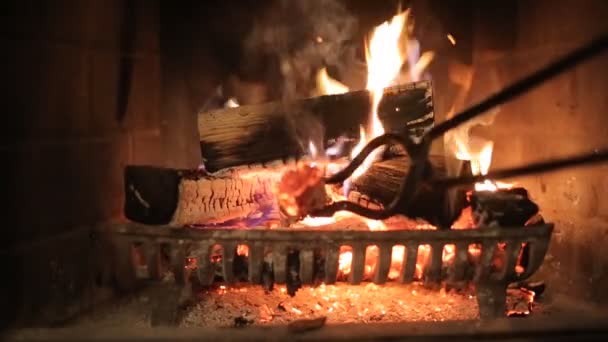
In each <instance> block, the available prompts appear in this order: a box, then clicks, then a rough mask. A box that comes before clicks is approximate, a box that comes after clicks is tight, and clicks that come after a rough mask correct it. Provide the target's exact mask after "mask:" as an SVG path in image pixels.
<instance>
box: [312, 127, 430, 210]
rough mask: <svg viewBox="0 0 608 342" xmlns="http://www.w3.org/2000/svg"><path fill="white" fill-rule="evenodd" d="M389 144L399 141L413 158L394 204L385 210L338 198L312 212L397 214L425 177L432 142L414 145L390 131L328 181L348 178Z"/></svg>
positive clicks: (372, 142) (331, 182)
mask: <svg viewBox="0 0 608 342" xmlns="http://www.w3.org/2000/svg"><path fill="white" fill-rule="evenodd" d="M386 144H397V145H400V146H402V147H403V148H404V149H405V150H406V151H407V153H408V154H409V155H410V158H411V160H412V162H411V164H410V169H409V171H408V173H407V176H406V178H405V179H404V181H403V183H401V186H400V188H399V192H398V193H397V195H396V196H395V198H394V199H393V200H392V201H391V203H390V204H388V205H387V206H386V207H385V208H384V209H382V210H373V209H369V208H366V207H362V206H360V205H358V204H355V203H353V202H350V201H338V202H334V203H332V204H330V205H328V206H326V207H324V208H322V209H320V210H317V211H315V212H313V213H311V215H313V216H324V217H327V216H332V215H333V214H334V213H336V212H338V211H343V210H344V211H350V212H352V213H355V214H358V215H361V216H363V217H367V218H370V219H374V220H383V219H386V218H389V217H391V216H392V215H394V214H395V213H396V210H397V208H398V207H399V206H401V205H407V204H408V203H409V201H411V199H412V198H413V196H414V194H415V190H416V189H417V187H418V184H420V182H421V180H422V178H423V176H424V171H425V169H426V168H427V167H428V165H429V163H428V159H427V156H428V152H429V147H430V145H428V144H414V143H413V142H412V141H411V139H410V138H409V137H404V136H400V135H396V134H390V133H389V134H384V135H381V136H379V137H377V138H375V139H373V140H371V141H370V142H369V143H368V144H367V145H366V146H365V147H364V148H363V150H362V151H361V152H360V153H359V154H358V155H357V156H356V157H355V158H354V159H353V160H352V161H351V163H350V164H349V165H348V166H346V167H345V168H344V169H342V170H341V171H340V172H338V173H336V174H334V175H333V176H332V177H330V178H329V179H328V180H327V181H326V183H328V184H333V183H341V182H343V181H345V180H346V179H347V178H348V177H350V176H351V175H352V173H353V172H354V171H355V170H356V169H357V168H358V167H359V166H360V165H361V164H362V163H363V162H364V161H365V158H367V156H369V154H370V153H371V152H373V151H374V150H375V149H376V148H378V147H380V146H382V145H386Z"/></svg>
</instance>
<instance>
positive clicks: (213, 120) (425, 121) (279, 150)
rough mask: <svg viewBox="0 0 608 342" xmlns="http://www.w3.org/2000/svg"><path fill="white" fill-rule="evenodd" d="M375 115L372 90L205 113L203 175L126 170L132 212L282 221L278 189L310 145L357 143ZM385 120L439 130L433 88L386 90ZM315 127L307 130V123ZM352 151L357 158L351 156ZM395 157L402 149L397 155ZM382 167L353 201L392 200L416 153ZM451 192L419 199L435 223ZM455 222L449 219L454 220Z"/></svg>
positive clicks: (179, 219) (408, 130)
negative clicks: (287, 170) (282, 176)
mask: <svg viewBox="0 0 608 342" xmlns="http://www.w3.org/2000/svg"><path fill="white" fill-rule="evenodd" d="M370 108H371V97H370V94H369V93H368V92H367V91H356V92H350V93H346V94H341V95H331V96H321V97H317V98H310V99H304V100H298V101H294V102H292V103H288V104H286V103H280V102H276V103H267V104H262V105H252V106H242V107H236V108H223V109H218V110H215V111H211V112H206V113H200V114H199V115H198V128H199V136H200V145H201V153H202V159H203V160H204V164H205V165H204V166H205V168H204V170H203V169H201V170H178V169H171V168H160V167H153V166H135V165H132V166H128V167H127V168H126V170H125V193H126V201H125V215H126V217H127V218H129V219H130V220H133V221H136V222H140V223H145V224H153V225H154V224H170V225H173V226H177V227H179V226H188V225H202V226H209V225H216V224H228V225H231V224H232V225H234V224H239V223H246V225H247V226H263V225H265V224H277V220H278V219H279V217H280V215H279V213H278V210H277V208H278V207H277V201H276V199H275V195H274V194H273V191H272V186H273V184H276V182H277V180H278V177H279V176H280V174H281V172H282V171H283V170H284V169H285V168H286V167H287V168H290V167H294V166H295V165H296V163H297V161H298V160H301V159H302V158H305V157H306V155H307V154H308V153H309V151H307V148H308V141H318V139H317V137H318V135H319V132H318V130H312V131H310V132H307V131H306V130H303V129H302V127H304V126H306V127H311V126H315V127H322V128H323V134H322V135H323V137H322V143H323V144H324V147H327V146H329V145H330V144H332V143H333V142H336V141H351V142H353V141H356V140H358V139H359V128H360V126H364V127H366V126H367V124H368V119H369V111H370ZM378 113H379V117H380V120H381V121H382V123H383V125H384V127H385V130H386V131H387V132H392V133H397V134H404V135H405V134H407V135H410V136H420V135H422V134H423V133H424V132H425V131H427V130H428V129H429V128H430V127H431V126H432V125H433V123H434V113H433V102H432V88H431V84H430V83H429V82H426V81H423V82H417V83H412V84H408V85H404V86H398V87H392V88H387V89H385V92H384V97H383V100H382V102H381V103H380V106H379V110H378ZM311 121H312V122H316V125H304V124H302V123H303V122H311ZM345 152H348V151H345ZM393 152H394V151H393ZM398 154H399V153H392V157H391V158H389V159H386V160H383V161H379V162H376V163H375V164H374V165H373V166H372V167H371V168H370V169H369V170H368V171H367V172H366V173H365V174H364V175H362V176H361V177H359V178H358V179H357V180H356V181H355V182H354V183H353V184H352V192H351V195H350V196H349V198H350V199H357V200H359V201H361V202H368V200H369V199H373V202H376V203H375V204H376V205H379V206H381V205H383V204H387V203H388V202H390V201H391V200H392V199H393V198H394V197H395V195H396V189H398V188H399V184H400V183H401V182H402V181H403V180H404V178H405V176H406V174H407V170H408V168H409V162H410V160H409V158H408V157H407V155H405V154H403V155H398ZM431 161H432V164H433V172H434V174H435V175H436V176H438V177H441V176H445V174H446V171H445V170H446V168H445V158H444V157H443V156H432V157H431ZM444 192H445V191H444V190H443V189H438V190H437V191H430V192H429V193H426V194H425V195H424V196H423V197H422V198H420V199H419V200H418V201H417V205H418V206H419V207H422V208H423V209H421V210H418V211H419V212H423V213H425V214H424V215H423V216H425V218H426V219H428V220H430V221H433V220H435V221H437V220H439V221H437V222H440V220H441V219H444V218H445V217H446V214H445V212H444V211H443V208H444V206H442V205H437V203H442V202H444V201H445V200H446V196H445V193H444ZM448 216H449V215H448Z"/></svg>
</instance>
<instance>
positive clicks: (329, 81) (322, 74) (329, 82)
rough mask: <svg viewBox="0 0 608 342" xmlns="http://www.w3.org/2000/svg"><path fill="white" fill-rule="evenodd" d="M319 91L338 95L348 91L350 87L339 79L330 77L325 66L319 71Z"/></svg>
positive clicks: (317, 79) (323, 93) (324, 93)
mask: <svg viewBox="0 0 608 342" xmlns="http://www.w3.org/2000/svg"><path fill="white" fill-rule="evenodd" d="M316 81H317V82H316V83H317V91H318V92H319V93H320V94H321V95H336V94H344V93H347V92H348V90H349V89H348V87H347V86H345V85H344V84H342V83H340V82H339V81H337V80H335V79H333V78H331V77H329V75H328V74H327V69H326V68H323V69H321V70H319V72H317V77H316Z"/></svg>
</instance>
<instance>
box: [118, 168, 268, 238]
mask: <svg viewBox="0 0 608 342" xmlns="http://www.w3.org/2000/svg"><path fill="white" fill-rule="evenodd" d="M262 170H263V172H256V173H248V172H246V171H245V170H231V171H225V172H222V173H221V174H215V175H209V174H207V173H206V172H203V171H192V170H175V169H167V168H157V167H151V166H127V168H126V171H125V193H126V200H125V216H126V217H127V218H129V219H130V220H133V221H136V222H141V223H146V224H170V225H174V226H183V225H192V224H215V223H222V222H226V221H229V220H235V219H245V218H248V217H252V216H256V215H257V216H260V215H262V214H269V212H272V211H273V210H275V208H276V204H275V198H274V195H273V194H272V184H273V183H274V182H275V178H276V177H277V173H276V172H273V171H272V170H264V169H262Z"/></svg>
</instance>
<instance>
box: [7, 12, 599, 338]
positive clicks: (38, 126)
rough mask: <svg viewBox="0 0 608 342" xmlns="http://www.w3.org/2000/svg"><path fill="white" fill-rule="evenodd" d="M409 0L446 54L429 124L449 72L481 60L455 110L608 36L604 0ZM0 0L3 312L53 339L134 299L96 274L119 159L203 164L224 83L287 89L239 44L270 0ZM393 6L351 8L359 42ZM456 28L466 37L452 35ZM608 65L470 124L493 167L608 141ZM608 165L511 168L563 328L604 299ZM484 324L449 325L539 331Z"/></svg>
mask: <svg viewBox="0 0 608 342" xmlns="http://www.w3.org/2000/svg"><path fill="white" fill-rule="evenodd" d="M410 5H411V6H412V8H413V11H414V13H416V14H415V17H416V25H417V26H416V27H417V28H416V30H417V36H418V38H419V40H420V41H421V44H422V45H426V46H427V47H428V48H429V49H432V50H434V51H436V53H437V55H438V58H437V59H436V61H435V63H434V64H432V65H431V67H430V74H431V76H432V80H433V87H434V92H435V95H434V96H435V100H434V101H435V113H436V115H437V119H436V120H437V121H442V120H443V119H445V117H444V116H445V113H447V112H448V110H449V107H450V106H451V105H452V103H454V97H455V96H456V94H457V92H458V85H456V84H454V82H453V81H452V80H450V79H449V77H448V74H449V67H450V66H449V65H450V63H452V64H453V63H458V64H462V65H467V66H471V67H472V68H473V69H474V70H475V73H474V78H473V82H472V84H473V86H472V88H471V91H470V92H469V96H468V98H466V99H464V100H463V102H462V103H461V104H460V106H461V107H462V108H464V107H466V106H467V105H469V104H472V103H475V102H476V101H478V100H480V99H482V98H484V97H485V96H487V95H489V94H491V93H492V92H495V91H498V90H499V89H500V88H501V87H503V86H505V85H507V84H509V83H510V82H512V81H514V80H516V79H518V78H520V77H522V76H524V75H526V74H527V73H528V72H530V71H533V70H535V69H537V68H538V67H540V66H542V65H543V64H545V63H546V62H549V61H551V60H552V59H554V58H555V57H558V56H560V55H562V54H564V53H566V52H568V51H570V50H572V49H573V48H576V47H578V46H580V45H581V44H583V43H585V42H587V41H588V40H589V39H590V38H592V37H594V36H595V35H598V34H601V33H605V32H606V31H608V27H607V26H606V25H607V24H606V20H605V18H606V17H607V16H608V6H607V5H606V4H605V3H604V2H602V1H587V2H582V3H580V2H579V3H574V2H573V1H568V0H560V1H537V2H534V3H528V2H525V1H516V2H511V1H500V2H496V3H494V4H481V3H479V2H476V1H464V2H463V1H458V2H451V1H448V2H442V1H413V2H411V4H410ZM3 6H6V7H7V9H8V10H9V13H10V14H11V15H10V17H9V20H7V21H5V22H4V23H3V24H2V28H1V31H2V33H3V40H4V42H5V44H6V45H7V46H9V47H10V49H8V51H9V52H8V53H7V54H6V55H5V57H4V58H6V62H5V63H3V65H5V68H6V72H7V74H8V75H9V79H10V80H11V81H12V83H11V84H13V86H10V87H7V89H5V94H7V95H8V96H7V99H10V101H9V102H8V108H9V109H10V110H9V111H10V112H11V113H13V114H11V116H10V121H9V122H8V124H7V125H6V126H5V127H6V128H5V134H4V135H3V143H2V144H3V148H2V151H3V154H4V156H5V158H6V160H9V161H10V163H9V165H8V167H7V168H5V169H4V174H3V176H4V177H3V179H6V180H7V185H8V189H9V192H8V194H9V195H10V196H11V200H10V201H9V205H8V206H7V207H5V208H6V210H7V211H6V215H5V216H6V217H7V218H8V225H7V227H10V228H9V229H7V233H8V236H7V237H6V238H5V239H4V241H3V247H2V254H3V255H4V256H3V259H4V260H5V263H6V265H7V269H9V271H10V272H9V274H10V275H12V276H11V277H10V278H11V280H10V281H9V282H8V285H9V286H8V287H9V289H8V290H9V291H11V292H10V293H11V296H9V297H10V298H9V305H7V306H6V307H5V309H3V310H2V311H3V315H4V316H5V318H6V319H5V320H4V321H5V322H10V324H11V326H13V327H14V326H18V327H31V326H40V325H42V326H49V325H58V324H60V325H65V327H64V328H62V329H60V330H51V331H46V330H45V333H48V334H50V335H49V336H52V335H53V333H55V334H65V333H66V330H64V329H69V328H70V323H69V322H72V321H73V320H74V318H75V317H78V316H79V315H83V313H87V312H91V311H95V308H96V307H98V306H101V305H102V303H103V305H108V303H110V304H109V305H113V304H112V303H114V302H115V301H120V300H121V299H120V298H121V296H122V298H124V297H125V296H126V297H128V296H130V294H128V293H122V292H121V288H120V286H116V288H115V289H112V290H109V289H107V288H104V286H91V285H95V284H98V285H102V284H107V283H112V282H114V281H115V279H104V274H105V275H108V274H110V273H111V272H107V273H104V272H101V273H98V272H97V270H99V269H102V270H103V268H104V267H106V266H104V265H105V262H103V260H104V259H103V257H102V258H100V256H103V255H105V254H106V253H107V252H108V251H107V250H105V249H104V247H103V246H106V244H105V241H104V239H105V238H106V236H104V235H103V234H98V233H97V232H98V227H99V226H100V224H101V225H103V224H106V223H108V222H123V221H124V218H123V217H122V207H123V200H124V199H123V198H124V195H123V189H124V184H123V183H122V182H123V180H122V177H123V169H124V167H125V166H126V165H127V164H151V165H161V166H167V167H172V168H196V167H198V166H199V165H200V162H201V160H200V147H199V145H198V140H197V137H196V136H197V133H196V128H195V126H196V125H195V113H196V112H198V111H199V110H201V109H202V108H205V107H211V106H213V104H212V102H213V101H214V100H217V98H218V96H216V95H215V94H214V93H215V92H216V90H217V89H216V86H217V84H219V83H223V84H225V87H224V91H226V92H233V93H234V94H235V96H238V97H239V99H240V100H241V101H242V102H243V103H244V104H245V103H257V102H263V101H267V100H273V99H276V98H277V96H280V94H273V93H272V91H269V90H268V89H262V88H263V87H261V86H260V85H259V84H260V82H259V81H260V79H263V78H266V77H268V78H270V79H272V77H276V75H274V74H273V73H272V72H270V71H269V70H270V69H272V63H271V62H268V63H264V65H268V68H269V70H261V71H260V70H255V69H256V68H255V65H258V64H259V63H257V62H258V61H257V60H256V58H260V59H261V60H264V59H263V58H264V57H265V56H248V55H246V52H244V51H243V48H242V47H241V46H240V42H241V40H242V37H243V35H245V34H246V33H247V30H248V27H251V25H252V22H253V19H252V18H259V17H263V15H264V13H266V11H268V10H269V9H268V8H267V6H265V5H264V6H262V5H259V4H257V3H256V2H255V1H244V2H242V3H238V4H237V3H236V2H230V1H228V2H225V3H224V4H221V5H220V4H216V5H203V4H200V3H198V2H184V3H181V4H180V5H175V4H169V2H160V1H152V2H144V1H124V2H122V1H110V2H105V1H96V0H87V1H80V2H78V1H60V2H59V3H55V2H53V3H51V2H41V3H33V2H16V1H15V2H9V3H7V4H5V5H3ZM395 8H396V4H393V3H390V4H383V5H377V4H374V5H372V4H370V3H367V2H365V1H353V2H352V3H351V4H349V10H350V11H352V12H353V13H355V16H356V17H357V18H358V26H357V27H356V29H354V35H355V36H356V35H357V34H359V35H361V34H363V33H364V32H366V31H368V30H369V28H370V27H372V26H374V25H377V24H378V23H379V22H380V21H382V20H385V19H386V17H388V16H390V15H392V13H393V12H394V9H395ZM226 23H234V25H227V24H226ZM447 33H450V34H451V35H452V36H453V37H455V38H456V45H452V44H450V42H449V41H448V40H447V39H445V38H444V37H445V35H446V34H447ZM233 51H234V52H233ZM247 57H252V58H250V59H248V58H247ZM253 57H255V58H253ZM606 58H608V57H606V55H602V56H600V57H598V58H596V59H594V60H592V61H590V62H588V63H586V64H584V65H582V66H580V67H577V68H576V69H573V70H572V71H570V72H568V73H567V74H564V75H563V76H560V77H558V78H557V79H555V80H553V81H551V82H549V83H547V84H545V85H543V86H541V87H539V88H538V89H536V90H533V91H531V92H530V93H529V94H527V95H525V96H523V97H521V98H519V99H517V100H515V101H512V102H510V103H507V104H505V105H503V106H501V107H500V112H499V113H498V115H496V118H495V120H494V122H493V124H492V125H489V126H479V127H475V128H474V133H475V134H478V135H480V136H483V137H487V138H489V139H492V140H493V141H494V142H495V144H494V145H495V153H494V155H495V157H494V160H493V167H497V168H498V167H503V166H515V165H521V164H525V163H530V162H534V161H538V160H543V159H548V158H552V157H558V156H564V155H571V154H574V153H580V152H584V151H588V150H590V149H593V148H603V147H606V146H607V145H608V140H607V138H606V137H607V136H608V134H606V133H607V132H606V128H605V127H608V126H607V125H606V122H605V120H607V119H606V118H605V117H604V115H603V111H604V110H606V109H607V108H606V107H607V103H606V101H605V100H604V97H603V95H602V91H601V90H602V89H604V88H605V87H608V84H606V83H607V82H608V77H606V76H608V75H606V74H605V73H606V72H607V71H606V70H608V69H607V68H606V67H605V66H606V62H607V59H606ZM244 59H245V60H247V63H245V62H243V60H244ZM250 64H252V65H253V66H251V65H250ZM235 75H236V76H235ZM348 78H352V80H348ZM270 79H265V80H264V81H269V80H270ZM344 80H345V82H346V81H349V82H352V83H354V84H356V83H357V82H360V77H358V76H357V75H354V73H353V74H352V75H347V76H344ZM210 98H211V99H212V100H209V99H210ZM462 108H460V109H462ZM433 149H435V150H443V146H439V145H436V146H433ZM606 167H607V166H606V165H602V164H600V165H596V166H593V167H588V168H576V169H568V170H565V171H559V172H556V173H551V174H541V175H537V176H530V177H526V178H521V179H517V181H518V184H522V185H523V186H525V187H526V188H527V189H528V191H529V192H530V193H531V195H532V197H533V199H534V200H535V201H536V202H537V203H538V204H539V206H540V207H541V210H542V213H543V215H544V216H545V218H546V219H548V220H550V222H553V223H555V231H554V235H553V238H552V241H551V244H550V246H549V250H548V252H547V256H546V258H545V262H544V263H543V265H542V267H541V268H540V270H539V271H538V274H536V276H535V277H536V278H538V279H542V280H543V281H544V282H545V284H546V286H547V290H546V294H545V296H544V299H545V300H546V301H548V302H552V301H554V302H556V303H558V304H556V308H557V307H558V309H555V310H556V311H560V315H558V314H556V316H555V317H560V318H559V319H558V318H555V320H556V321H557V322H560V323H561V322H564V321H567V318H566V319H564V318H562V315H561V313H564V316H565V317H568V315H567V314H568V313H569V311H570V309H571V308H573V307H578V310H572V311H571V313H572V315H575V313H579V312H585V313H586V314H588V316H592V315H591V313H602V312H603V311H604V310H605V305H606V299H607V297H606V295H605V292H604V291H603V288H604V287H605V285H606V281H608V276H607V268H606V267H607V264H608V260H607V259H606V257H605V256H603V255H602V253H601V247H602V246H603V245H604V244H605V243H606V236H607V234H606V232H607V231H608V225H607V224H606V222H605V221H606V220H605V216H606V210H608V209H607V208H605V206H604V205H603V203H604V202H605V201H604V200H603V196H604V193H605V191H602V190H603V189H604V188H605V187H606V186H608V181H607V178H606V175H605V174H606V172H605V171H606ZM110 254H111V253H110ZM93 270H95V272H94V271H93ZM123 290H126V289H123ZM159 291H161V290H159ZM160 293H162V291H161V292H160ZM117 298H118V299H117ZM573 302H574V303H576V304H575V305H572V304H570V303H573ZM564 303H566V304H564ZM117 305H118V304H117ZM548 305H549V304H548ZM549 306H550V305H549ZM587 307H589V309H588V310H587V309H585V310H583V309H582V308H587ZM566 308H567V309H566ZM532 319H533V317H529V318H526V319H525V320H532ZM438 324H439V323H438ZM476 324H477V323H476ZM484 324H487V325H485V326H482V327H481V328H477V329H473V330H465V331H463V328H454V327H453V326H451V327H448V326H445V329H453V330H449V333H446V335H449V334H451V333H454V334H463V335H466V334H473V333H476V334H482V335H483V334H487V333H488V332H487V331H486V330H484V329H488V330H490V329H495V330H492V333H495V334H499V332H500V334H502V333H503V332H501V331H512V332H515V331H522V330H523V331H527V333H529V334H532V333H531V331H532V330H526V329H530V328H529V327H526V325H529V323H526V322H523V323H522V324H521V327H515V326H514V325H515V324H514V323H512V322H509V323H505V325H506V327H505V325H500V324H501V323H484ZM492 324H494V325H492ZM551 324H552V326H551V327H549V326H547V329H546V330H547V331H552V332H551V333H552V334H558V332H559V331H562V332H563V327H562V326H558V327H555V326H556V325H557V324H556V323H555V322H553V323H550V324H549V325H551ZM591 326H592V324H591V323H590V325H589V326H585V325H584V324H582V323H581V327H580V329H581V331H583V332H586V333H587V334H596V333H597V332H598V331H599V330H597V329H594V328H591ZM419 327H420V329H422V331H424V330H425V329H433V328H426V327H425V325H424V324H421V325H420V326H419ZM543 327H544V326H540V325H539V327H538V329H541V330H542V329H543ZM575 328H578V327H574V328H573V329H575ZM74 329H77V328H74ZM277 329H281V328H277ZM328 329H330V330H331V331H330V332H329V334H330V335H329V336H330V337H332V338H335V339H339V335H340V334H342V333H341V332H336V330H335V329H339V328H338V327H329V328H328ZM355 329H363V330H365V329H366V328H365V325H363V326H357V327H356V328H355ZM368 329H369V330H368V332H366V333H365V334H372V336H373V334H374V331H377V329H378V328H377V327H374V326H373V325H370V327H369V328H368ZM395 329H396V331H398V332H394V333H393V332H390V333H389V332H386V333H385V335H384V336H385V337H386V336H388V335H390V336H407V335H410V336H411V334H412V332H411V330H409V331H408V330H407V329H411V328H410V326H409V325H404V326H403V327H401V328H400V327H395ZM399 329H405V330H399ZM442 329H443V328H442ZM471 329H472V328H471ZM509 329H511V330H509ZM560 329H561V330H560ZM585 329H587V330H585ZM75 331H77V330H75ZM473 331H474V332H473ZM484 331H485V332H484ZM555 331H557V332H555ZM268 332H269V331H266V333H268ZM215 333H217V332H215ZM283 333H285V332H276V334H277V335H276V336H282V335H280V334H283ZM128 334H135V335H137V333H133V332H132V331H131V332H128ZM141 334H143V335H145V334H148V333H147V332H141ZM235 334H236V335H234V336H236V338H240V337H243V336H237V335H238V334H241V332H236V333H235ZM260 334H264V332H260ZM332 334H333V335H332ZM377 334H379V333H377ZM392 334H395V335H392ZM380 335H382V334H380ZM22 336H25V338H27V337H28V336H29V337H31V335H27V334H25V335H22ZM225 336H226V335H224V336H220V335H218V337H225ZM260 336H263V335H260ZM311 338H315V337H311ZM316 338H323V337H322V336H317V337H316ZM252 339H253V338H252Z"/></svg>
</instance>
